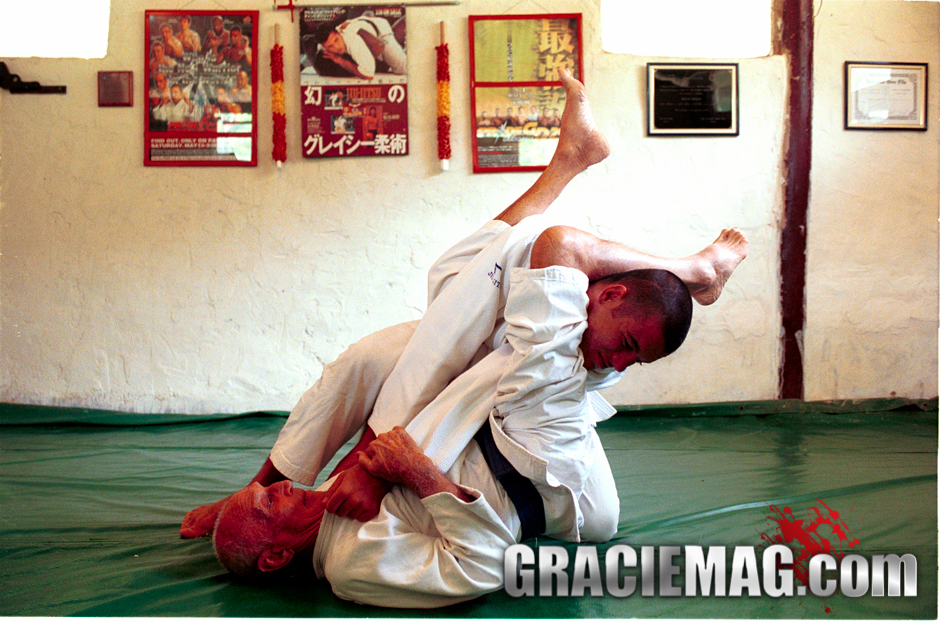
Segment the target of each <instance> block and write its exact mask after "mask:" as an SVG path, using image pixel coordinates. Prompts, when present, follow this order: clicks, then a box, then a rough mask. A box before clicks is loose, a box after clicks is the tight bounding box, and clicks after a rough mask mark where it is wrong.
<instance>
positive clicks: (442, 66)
mask: <svg viewBox="0 0 940 622" xmlns="http://www.w3.org/2000/svg"><path fill="white" fill-rule="evenodd" d="M434 49H436V50H437V157H438V158H439V159H441V160H449V159H450V155H451V154H450V64H449V55H450V54H449V51H448V49H447V44H446V43H444V44H441V45H439V46H437V47H436V48H434Z"/></svg>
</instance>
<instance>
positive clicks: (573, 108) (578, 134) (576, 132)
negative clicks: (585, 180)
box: [556, 69, 610, 170]
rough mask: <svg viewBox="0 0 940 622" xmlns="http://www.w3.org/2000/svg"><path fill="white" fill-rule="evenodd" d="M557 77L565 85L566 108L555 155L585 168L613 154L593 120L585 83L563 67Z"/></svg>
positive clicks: (562, 116)
mask: <svg viewBox="0 0 940 622" xmlns="http://www.w3.org/2000/svg"><path fill="white" fill-rule="evenodd" d="M558 77H559V78H560V79H561V83H562V85H563V86H564V87H565V110H564V112H562V115H561V134H560V138H559V141H558V150H557V151H556V155H557V156H558V157H564V158H572V159H573V161H574V162H575V163H576V164H577V166H578V168H580V170H584V169H586V168H587V167H589V166H591V165H592V164H597V163H598V162H601V161H603V160H604V159H605V158H606V157H607V156H608V155H610V145H609V144H608V142H607V138H606V137H605V136H604V135H603V134H602V133H601V131H600V130H599V129H598V127H597V124H596V123H595V122H594V115H593V114H591V107H590V105H589V104H588V100H587V95H586V94H585V92H584V85H583V84H581V83H580V82H578V81H577V80H575V79H574V78H573V77H572V76H571V74H570V73H568V72H567V71H566V70H564V69H559V70H558Z"/></svg>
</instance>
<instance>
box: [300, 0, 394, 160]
mask: <svg viewBox="0 0 940 622" xmlns="http://www.w3.org/2000/svg"><path fill="white" fill-rule="evenodd" d="M406 50H407V46H406V42H405V8H404V7H403V6H390V5H381V6H365V5H356V6H334V7H326V6H317V7H305V8H303V9H301V11H300V99H301V108H300V110H301V113H300V114H301V119H300V122H301V134H302V136H301V138H302V142H301V144H302V150H303V155H304V157H307V158H322V157H335V156H372V155H374V156H388V155H406V154H407V153H408V56H407V52H406Z"/></svg>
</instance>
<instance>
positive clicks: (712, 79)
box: [646, 63, 738, 136]
mask: <svg viewBox="0 0 940 622" xmlns="http://www.w3.org/2000/svg"><path fill="white" fill-rule="evenodd" d="M646 73H647V82H646V92H647V134H649V135H650V136H666V135H672V136H699V135H708V136H737V135H738V66H737V64H730V63H729V64H698V63H693V64H673V63H668V64H667V63H649V64H648V65H647V66H646Z"/></svg>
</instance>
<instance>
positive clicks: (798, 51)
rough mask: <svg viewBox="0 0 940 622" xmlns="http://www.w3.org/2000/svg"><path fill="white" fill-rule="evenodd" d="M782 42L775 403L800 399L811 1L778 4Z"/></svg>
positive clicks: (809, 155) (786, 0)
mask: <svg viewBox="0 0 940 622" xmlns="http://www.w3.org/2000/svg"><path fill="white" fill-rule="evenodd" d="M782 21H783V25H782V28H781V42H782V45H783V50H784V53H785V54H787V57H788V62H789V75H790V78H789V91H790V92H789V102H788V108H789V131H788V132H787V146H786V160H785V165H786V190H785V197H784V202H785V204H784V226H783V231H782V235H781V238H780V302H781V309H782V321H783V357H782V360H781V365H780V385H779V387H780V391H779V398H780V399H803V336H804V335H803V331H804V326H805V320H806V238H807V228H806V225H807V213H808V211H809V181H810V166H811V163H812V129H813V124H812V107H813V0H783V20H782Z"/></svg>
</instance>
